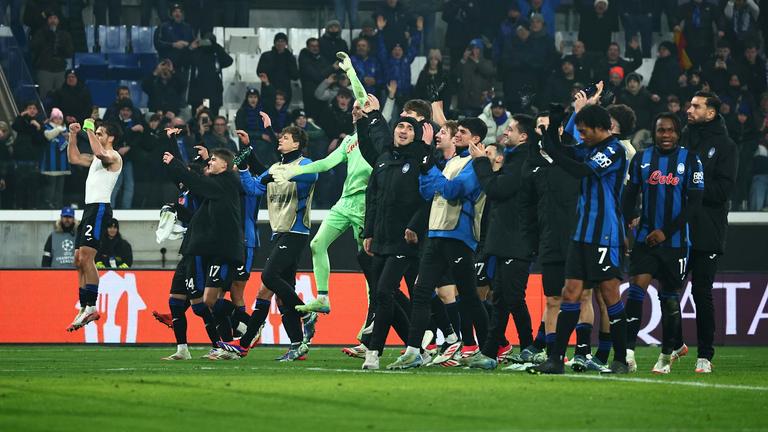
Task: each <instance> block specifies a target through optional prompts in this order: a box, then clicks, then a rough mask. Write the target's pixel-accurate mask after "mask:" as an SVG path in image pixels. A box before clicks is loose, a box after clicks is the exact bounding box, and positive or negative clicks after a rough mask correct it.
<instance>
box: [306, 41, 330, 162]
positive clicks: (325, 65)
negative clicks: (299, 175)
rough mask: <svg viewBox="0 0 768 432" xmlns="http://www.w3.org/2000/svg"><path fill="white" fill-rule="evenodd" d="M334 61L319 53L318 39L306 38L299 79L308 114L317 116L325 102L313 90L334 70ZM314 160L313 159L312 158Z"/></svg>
mask: <svg viewBox="0 0 768 432" xmlns="http://www.w3.org/2000/svg"><path fill="white" fill-rule="evenodd" d="M334 62H335V60H334ZM334 62H328V61H326V60H325V58H324V57H323V56H321V55H320V40H319V39H317V38H309V39H307V46H306V47H305V48H302V50H301V52H300V53H299V80H300V81H301V94H302V100H303V101H304V109H306V110H307V112H308V113H309V115H311V116H317V115H319V114H320V111H321V109H322V108H323V106H324V105H325V104H323V103H321V102H320V101H319V100H317V99H316V98H315V90H317V86H318V85H320V83H321V82H323V80H324V79H325V78H326V77H327V76H328V75H329V74H330V73H331V72H333V71H334V67H333V66H332V65H333V64H334ZM313 160H314V159H313Z"/></svg>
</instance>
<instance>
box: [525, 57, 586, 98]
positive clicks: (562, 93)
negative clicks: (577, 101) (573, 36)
mask: <svg viewBox="0 0 768 432" xmlns="http://www.w3.org/2000/svg"><path fill="white" fill-rule="evenodd" d="M577 83H580V84H581V85H582V86H583V85H589V84H588V83H584V82H583V81H577V80H576V69H575V68H574V66H573V63H572V62H571V59H570V58H569V57H566V58H564V59H562V60H560V68H559V69H558V70H556V71H554V72H553V73H552V75H551V76H550V78H549V80H548V81H547V88H545V89H543V91H542V92H541V93H542V95H543V98H542V100H540V102H539V103H538V104H537V105H538V107H539V108H541V109H544V107H546V106H547V104H550V103H557V104H561V105H563V106H568V105H570V103H571V101H573V89H574V85H575V84H577Z"/></svg>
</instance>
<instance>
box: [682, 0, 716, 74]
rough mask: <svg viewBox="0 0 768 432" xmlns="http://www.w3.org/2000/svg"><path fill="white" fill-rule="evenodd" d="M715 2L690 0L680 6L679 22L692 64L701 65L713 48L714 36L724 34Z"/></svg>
mask: <svg viewBox="0 0 768 432" xmlns="http://www.w3.org/2000/svg"><path fill="white" fill-rule="evenodd" d="M719 16H720V11H719V10H718V5H717V4H712V3H710V2H707V1H704V0H691V1H689V2H687V3H684V4H682V5H681V6H680V14H679V18H680V24H679V27H678V28H679V29H680V30H682V32H683V36H684V37H685V40H686V47H685V51H686V52H687V53H688V57H690V59H691V61H692V62H693V64H694V65H697V66H701V65H702V64H704V62H706V61H707V59H708V58H709V57H710V56H711V55H712V52H713V51H714V50H715V38H716V37H722V36H724V35H725V33H724V32H723V31H721V30H720V29H719V28H718V27H719V23H718V18H719Z"/></svg>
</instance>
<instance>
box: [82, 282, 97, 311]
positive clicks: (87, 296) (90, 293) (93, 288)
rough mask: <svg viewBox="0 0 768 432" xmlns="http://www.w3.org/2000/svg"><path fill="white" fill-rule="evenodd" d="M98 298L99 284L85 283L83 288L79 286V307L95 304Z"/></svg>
mask: <svg viewBox="0 0 768 432" xmlns="http://www.w3.org/2000/svg"><path fill="white" fill-rule="evenodd" d="M98 298H99V284H85V288H80V307H85V306H96V300H97V299H98Z"/></svg>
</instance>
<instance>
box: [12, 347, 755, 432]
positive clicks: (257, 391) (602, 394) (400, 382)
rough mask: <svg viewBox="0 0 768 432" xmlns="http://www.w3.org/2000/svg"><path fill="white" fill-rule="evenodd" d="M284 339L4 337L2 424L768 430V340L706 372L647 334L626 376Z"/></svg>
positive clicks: (728, 353)
mask: <svg viewBox="0 0 768 432" xmlns="http://www.w3.org/2000/svg"><path fill="white" fill-rule="evenodd" d="M206 351H207V349H206V348H204V347H195V348H193V349H192V354H193V356H195V357H200V356H201V355H202V354H204V353H205V352H206ZM283 351H284V349H283V348H263V347H258V348H256V349H254V350H252V351H251V353H250V355H249V356H248V357H247V358H245V359H241V360H237V361H209V360H200V359H195V360H192V361H184V362H165V361H160V357H162V356H165V355H168V354H170V353H171V352H173V348H171V347H168V348H159V347H107V346H18V345H4V346H0V431H4V432H12V431H13V432H15V431H91V430H98V431H177V430H179V431H198V430H207V431H221V430H258V431H261V430H280V431H314V430H330V431H337V432H346V431H378V430H386V431H452V430H463V431H491V430H498V431H500V430H519V431H529V430H557V431H568V432H571V431H597V430H600V431H603V430H605V431H621V430H646V431H654V432H656V431H661V430H691V431H697V432H701V431H724V430H768V420H767V416H766V415H767V414H768V373H767V372H766V370H768V369H766V364H765V359H766V358H768V348H732V347H727V348H719V349H718V354H717V357H716V358H715V361H714V364H715V369H714V373H713V374H711V375H709V376H698V375H697V374H695V373H694V372H693V368H694V363H695V358H694V356H695V349H692V350H691V354H690V355H689V356H688V357H686V358H684V359H682V360H681V361H680V362H678V363H676V364H675V365H674V367H673V371H672V374H671V375H669V376H664V377H657V376H654V375H652V374H651V373H650V372H649V371H650V369H651V367H652V366H653V362H654V361H655V358H656V356H657V355H658V349H652V348H641V349H639V350H638V355H637V358H638V364H639V366H640V368H639V369H640V372H638V373H636V374H633V375H629V376H625V377H615V378H610V377H600V376H597V375H593V374H579V375H577V374H574V373H569V374H567V375H565V376H557V377H549V376H531V375H528V374H525V373H519V372H518V373H514V372H513V373H509V372H504V371H501V370H496V371H491V372H488V371H478V370H463V369H445V368H428V369H426V368H425V369H419V370H414V371H398V372H387V371H379V372H372V371H361V370H360V365H361V364H362V360H357V359H350V358H347V357H346V356H344V355H343V354H342V353H341V352H340V350H339V349H338V348H313V349H312V350H311V352H310V355H309V359H308V360H307V361H298V362H295V363H288V364H286V363H278V362H275V361H274V360H273V359H274V357H276V356H277V355H279V354H281V353H282V352H283ZM398 351H399V350H397V349H388V350H387V351H386V352H385V357H384V358H383V359H382V366H383V365H385V364H388V363H389V362H391V361H393V360H394V358H395V356H396V355H397V352H398Z"/></svg>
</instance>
